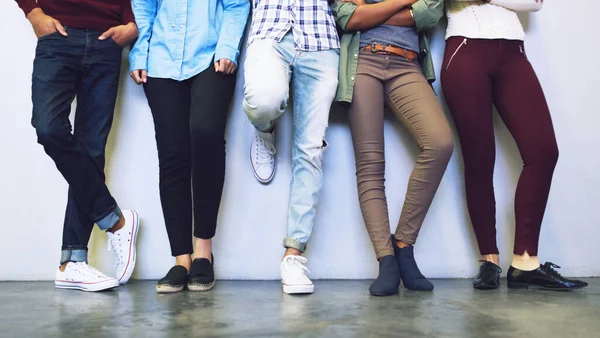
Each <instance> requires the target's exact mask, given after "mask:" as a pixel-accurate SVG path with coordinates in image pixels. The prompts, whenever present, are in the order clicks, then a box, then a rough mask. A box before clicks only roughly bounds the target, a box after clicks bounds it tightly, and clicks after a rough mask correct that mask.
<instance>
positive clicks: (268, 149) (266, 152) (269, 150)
mask: <svg viewBox="0 0 600 338" xmlns="http://www.w3.org/2000/svg"><path fill="white" fill-rule="evenodd" d="M271 137H272V136H271ZM271 137H268V138H267V137H262V136H260V135H258V134H257V135H256V140H257V141H258V147H257V151H256V164H257V165H258V167H260V166H261V165H273V156H274V155H275V152H276V150H275V147H274V146H273V141H272V140H271Z"/></svg>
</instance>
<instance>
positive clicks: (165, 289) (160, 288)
mask: <svg viewBox="0 0 600 338" xmlns="http://www.w3.org/2000/svg"><path fill="white" fill-rule="evenodd" d="M184 287H185V285H169V284H161V285H156V292H158V293H177V292H181V291H183V288H184Z"/></svg>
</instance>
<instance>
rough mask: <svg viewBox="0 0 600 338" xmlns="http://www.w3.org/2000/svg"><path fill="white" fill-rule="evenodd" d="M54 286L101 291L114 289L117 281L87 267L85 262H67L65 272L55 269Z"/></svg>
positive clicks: (117, 284)
mask: <svg viewBox="0 0 600 338" xmlns="http://www.w3.org/2000/svg"><path fill="white" fill-rule="evenodd" d="M54 286H56V287H57V288H59V289H76V290H82V291H102V290H107V289H112V288H116V287H117V286H119V281H118V280H117V279H116V278H112V277H108V276H107V275H105V274H103V273H102V272H100V271H98V270H96V269H94V268H93V267H91V266H89V265H87V263H85V262H77V263H74V262H69V263H67V266H66V267H65V271H60V269H57V271H56V276H55V277H54Z"/></svg>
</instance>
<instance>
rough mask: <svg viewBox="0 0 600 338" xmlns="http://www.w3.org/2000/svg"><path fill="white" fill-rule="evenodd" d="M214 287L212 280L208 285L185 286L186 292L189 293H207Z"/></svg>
mask: <svg viewBox="0 0 600 338" xmlns="http://www.w3.org/2000/svg"><path fill="white" fill-rule="evenodd" d="M213 286H215V281H214V280H213V281H212V282H211V283H210V284H189V283H188V285H187V288H188V290H190V291H208V290H210V289H212V288H213Z"/></svg>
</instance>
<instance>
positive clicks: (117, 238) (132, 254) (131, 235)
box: [106, 210, 140, 284]
mask: <svg viewBox="0 0 600 338" xmlns="http://www.w3.org/2000/svg"><path fill="white" fill-rule="evenodd" d="M121 212H122V213H123V218H125V225H124V226H123V227H122V228H121V229H119V230H118V231H115V233H110V232H108V231H107V232H106V234H107V235H108V251H111V250H112V251H114V253H115V256H116V257H115V270H116V274H115V276H116V278H117V279H118V280H119V283H121V284H125V283H127V281H128V280H129V278H130V277H131V274H132V273H133V268H134V267H135V259H136V251H135V242H136V238H137V234H138V230H139V228H140V218H139V217H138V214H137V212H135V211H133V210H123V211H121Z"/></svg>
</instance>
